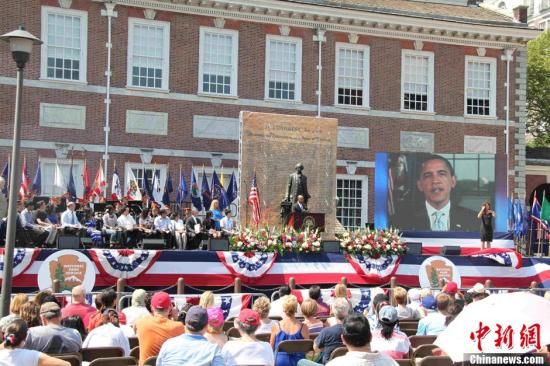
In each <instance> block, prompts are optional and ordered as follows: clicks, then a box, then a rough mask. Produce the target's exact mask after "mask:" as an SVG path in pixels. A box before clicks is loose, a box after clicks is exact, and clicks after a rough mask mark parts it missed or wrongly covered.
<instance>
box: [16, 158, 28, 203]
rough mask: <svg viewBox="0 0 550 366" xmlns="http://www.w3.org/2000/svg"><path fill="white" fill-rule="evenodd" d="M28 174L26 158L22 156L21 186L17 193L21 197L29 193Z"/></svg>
mask: <svg viewBox="0 0 550 366" xmlns="http://www.w3.org/2000/svg"><path fill="white" fill-rule="evenodd" d="M30 185H31V182H30V181H29V174H28V173H27V158H26V157H24V158H23V168H22V169H21V188H19V195H20V196H21V198H22V199H25V198H26V197H27V196H28V195H29V186H30Z"/></svg>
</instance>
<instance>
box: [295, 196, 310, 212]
mask: <svg viewBox="0 0 550 366" xmlns="http://www.w3.org/2000/svg"><path fill="white" fill-rule="evenodd" d="M306 211H307V207H306V205H305V203H304V196H302V195H299V196H298V201H297V202H296V203H295V204H293V205H292V212H306Z"/></svg>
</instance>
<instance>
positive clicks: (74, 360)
mask: <svg viewBox="0 0 550 366" xmlns="http://www.w3.org/2000/svg"><path fill="white" fill-rule="evenodd" d="M52 357H55V358H58V359H60V360H63V361H67V362H69V363H70V364H71V366H81V365H82V360H81V359H80V357H78V356H76V355H57V356H52Z"/></svg>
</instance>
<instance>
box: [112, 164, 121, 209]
mask: <svg viewBox="0 0 550 366" xmlns="http://www.w3.org/2000/svg"><path fill="white" fill-rule="evenodd" d="M121 198H122V187H121V186H120V176H119V175H118V172H117V170H116V166H115V169H114V170H113V179H112V181H111V199H112V200H113V201H119V200H120V199H121Z"/></svg>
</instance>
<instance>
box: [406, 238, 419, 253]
mask: <svg viewBox="0 0 550 366" xmlns="http://www.w3.org/2000/svg"><path fill="white" fill-rule="evenodd" d="M406 244H407V254H412V255H421V254H422V243H420V242H413V241H408V242H407V243H406Z"/></svg>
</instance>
